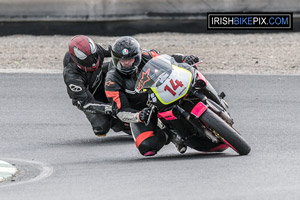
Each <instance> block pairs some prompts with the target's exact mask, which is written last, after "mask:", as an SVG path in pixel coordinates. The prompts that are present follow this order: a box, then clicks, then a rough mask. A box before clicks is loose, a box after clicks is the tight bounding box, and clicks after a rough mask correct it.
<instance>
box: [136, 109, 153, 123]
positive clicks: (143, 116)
mask: <svg viewBox="0 0 300 200" xmlns="http://www.w3.org/2000/svg"><path fill="white" fill-rule="evenodd" d="M150 111H151V109H150V108H144V109H143V110H141V111H140V112H139V119H140V121H141V122H145V121H146V120H147V119H148V117H149V115H150Z"/></svg>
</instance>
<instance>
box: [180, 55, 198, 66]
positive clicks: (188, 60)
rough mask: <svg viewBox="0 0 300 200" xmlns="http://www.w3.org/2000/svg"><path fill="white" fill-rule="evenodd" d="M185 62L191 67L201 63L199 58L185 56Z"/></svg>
mask: <svg viewBox="0 0 300 200" xmlns="http://www.w3.org/2000/svg"><path fill="white" fill-rule="evenodd" d="M183 62H184V63H187V64H189V65H193V64H195V63H197V62H199V58H198V57H197V56H194V55H189V56H184V58H183Z"/></svg>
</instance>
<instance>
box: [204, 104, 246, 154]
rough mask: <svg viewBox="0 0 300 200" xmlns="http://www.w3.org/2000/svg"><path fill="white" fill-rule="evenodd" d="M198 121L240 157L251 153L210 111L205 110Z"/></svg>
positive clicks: (241, 139)
mask: <svg viewBox="0 0 300 200" xmlns="http://www.w3.org/2000/svg"><path fill="white" fill-rule="evenodd" d="M200 120H201V121H202V122H203V123H204V124H205V126H207V127H208V128H209V129H211V131H212V132H213V133H214V134H215V135H216V136H217V137H218V138H219V139H220V140H222V141H223V142H224V143H225V144H227V145H228V146H230V147H231V148H232V149H233V150H235V151H236V152H237V153H239V154H240V155H247V154H249V152H250V151H251V147H250V146H249V145H248V144H247V142H246V141H245V140H244V138H242V136H240V135H239V134H238V132H237V131H235V130H234V129H233V128H232V127H231V126H230V125H228V124H227V123H226V122H225V121H224V120H223V119H222V118H220V117H219V116H218V115H217V114H215V113H214V112H213V111H211V110H210V109H207V110H206V111H205V112H204V113H203V115H202V116H201V117H200Z"/></svg>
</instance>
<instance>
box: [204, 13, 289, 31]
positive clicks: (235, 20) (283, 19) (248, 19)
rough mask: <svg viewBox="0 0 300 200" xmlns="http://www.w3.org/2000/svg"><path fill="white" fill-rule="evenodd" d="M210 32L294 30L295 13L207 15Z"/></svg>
mask: <svg viewBox="0 0 300 200" xmlns="http://www.w3.org/2000/svg"><path fill="white" fill-rule="evenodd" d="M207 29H208V30H224V29H230V30H234V29H240V30H241V29H244V30H253V29H264V30H271V29H273V30H293V13H282V12H275V13H270V12H268V13H229V12H212V13H207Z"/></svg>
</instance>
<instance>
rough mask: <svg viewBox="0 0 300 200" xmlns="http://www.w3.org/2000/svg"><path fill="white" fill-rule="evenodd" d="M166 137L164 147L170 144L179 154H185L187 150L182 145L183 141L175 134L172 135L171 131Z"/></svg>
mask: <svg viewBox="0 0 300 200" xmlns="http://www.w3.org/2000/svg"><path fill="white" fill-rule="evenodd" d="M166 135H167V142H166V145H167V144H169V143H170V142H172V143H173V144H174V145H175V147H176V149H177V151H178V152H179V153H181V154H183V153H185V152H186V150H187V146H186V145H185V144H184V140H183V139H182V138H181V137H180V136H179V135H177V134H175V133H173V131H170V132H169V134H166Z"/></svg>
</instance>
